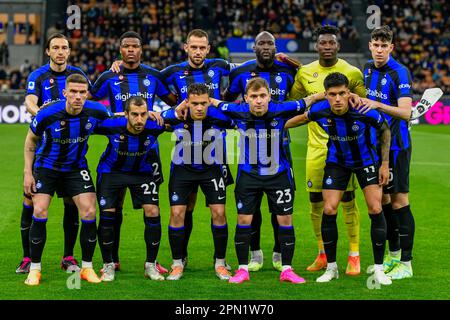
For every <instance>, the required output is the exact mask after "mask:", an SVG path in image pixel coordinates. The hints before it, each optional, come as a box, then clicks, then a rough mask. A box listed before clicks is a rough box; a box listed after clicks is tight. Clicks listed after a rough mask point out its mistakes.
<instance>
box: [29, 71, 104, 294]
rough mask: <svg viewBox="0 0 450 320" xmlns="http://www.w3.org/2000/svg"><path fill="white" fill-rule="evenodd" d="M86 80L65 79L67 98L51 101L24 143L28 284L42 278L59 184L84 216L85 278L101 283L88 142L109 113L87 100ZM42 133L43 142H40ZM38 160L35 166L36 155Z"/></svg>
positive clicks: (97, 104)
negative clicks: (29, 217) (95, 261)
mask: <svg viewBox="0 0 450 320" xmlns="http://www.w3.org/2000/svg"><path fill="white" fill-rule="evenodd" d="M88 89H89V83H88V80H87V79H86V78H85V77H84V76H82V75H79V74H72V75H70V76H68V77H67V79H66V85H65V89H64V91H63V94H64V97H65V98H66V100H65V101H59V102H55V103H52V104H50V105H49V106H47V107H45V108H44V109H42V110H40V111H39V113H38V114H37V116H36V118H35V119H34V120H33V122H32V123H31V126H30V130H29V131H28V135H27V138H26V141H25V150H24V151H25V168H24V191H25V193H26V194H33V196H32V197H33V204H34V212H33V222H32V223H31V227H30V255H31V265H30V272H29V274H28V277H27V279H26V280H25V284H27V285H30V286H34V285H38V284H39V283H40V279H41V257H42V252H43V250H44V245H45V241H46V237H47V233H46V222H47V216H48V208H49V206H50V202H51V199H52V196H53V194H54V192H55V190H57V189H58V188H62V189H63V192H64V194H65V195H67V196H69V197H72V199H73V201H74V202H75V204H76V206H77V208H78V212H79V213H80V217H81V231H80V244H81V253H82V265H81V273H80V277H81V279H84V280H87V281H88V282H93V283H98V282H100V279H99V278H98V277H97V275H96V274H95V271H94V269H93V267H92V257H93V255H94V250H95V245H96V243H97V227H96V224H95V188H94V183H93V182H92V178H91V176H90V173H89V168H88V165H87V160H86V152H87V148H88V146H87V141H88V138H89V136H90V135H91V134H92V132H93V130H94V128H95V127H96V126H97V124H98V122H100V121H102V120H105V119H106V118H108V117H109V116H110V113H109V112H108V111H107V110H106V108H105V107H104V106H103V105H101V104H99V103H95V102H90V101H86V99H87V96H88ZM39 137H42V144H41V145H40V146H39V148H38V149H37V150H36V144H37V142H38V140H39ZM35 156H36V160H35V162H34V165H33V161H34V157H35Z"/></svg>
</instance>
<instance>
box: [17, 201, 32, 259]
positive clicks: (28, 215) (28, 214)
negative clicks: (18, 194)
mask: <svg viewBox="0 0 450 320" xmlns="http://www.w3.org/2000/svg"><path fill="white" fill-rule="evenodd" d="M33 210H34V208H33V206H28V205H26V204H25V203H24V204H23V208H22V216H21V217H20V236H21V238H22V250H23V257H24V258H25V257H30V226H31V223H32V216H33Z"/></svg>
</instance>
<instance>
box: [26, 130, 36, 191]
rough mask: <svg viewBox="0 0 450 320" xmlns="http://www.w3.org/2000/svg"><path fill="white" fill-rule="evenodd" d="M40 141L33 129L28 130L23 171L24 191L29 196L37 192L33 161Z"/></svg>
mask: <svg viewBox="0 0 450 320" xmlns="http://www.w3.org/2000/svg"><path fill="white" fill-rule="evenodd" d="M38 139H39V138H38V136H36V135H35V134H34V133H33V132H32V131H31V129H30V130H28V134H27V137H26V139H25V148H24V160H25V165H24V169H23V191H24V192H25V194H27V195H29V194H31V193H33V192H36V182H35V181H34V177H33V160H34V156H35V153H36V145H37V141H38Z"/></svg>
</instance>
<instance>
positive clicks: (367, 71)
mask: <svg viewBox="0 0 450 320" xmlns="http://www.w3.org/2000/svg"><path fill="white" fill-rule="evenodd" d="M364 84H365V86H366V94H367V98H368V99H371V100H375V101H379V102H381V103H384V104H387V105H389V106H392V107H393V108H396V107H397V106H398V99H400V98H402V97H412V80H411V74H410V73H409V71H408V69H407V68H406V67H405V66H404V65H402V64H400V63H399V62H397V61H396V60H395V59H394V58H392V57H389V60H388V62H387V63H386V64H385V65H384V66H382V67H381V68H376V67H375V65H374V62H373V60H370V61H368V63H367V64H366V65H365V66H364ZM385 118H386V120H387V121H388V123H389V126H390V129H391V150H405V149H408V148H410V146H411V136H410V134H409V130H408V122H407V121H405V120H400V119H396V118H393V117H391V116H390V115H388V114H386V115H385Z"/></svg>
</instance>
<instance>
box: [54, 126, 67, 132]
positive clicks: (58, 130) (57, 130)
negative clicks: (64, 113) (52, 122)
mask: <svg viewBox="0 0 450 320" xmlns="http://www.w3.org/2000/svg"><path fill="white" fill-rule="evenodd" d="M65 128H66V127H62V128H55V132H60V131H61V130H64V129H65Z"/></svg>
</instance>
